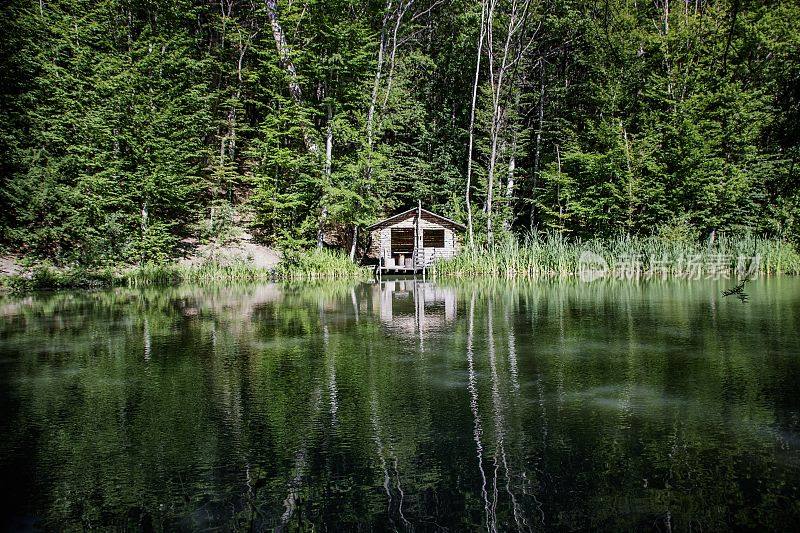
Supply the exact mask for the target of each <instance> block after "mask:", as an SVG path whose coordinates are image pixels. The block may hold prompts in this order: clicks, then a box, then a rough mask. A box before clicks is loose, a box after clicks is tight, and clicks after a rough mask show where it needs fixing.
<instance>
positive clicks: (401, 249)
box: [392, 228, 414, 254]
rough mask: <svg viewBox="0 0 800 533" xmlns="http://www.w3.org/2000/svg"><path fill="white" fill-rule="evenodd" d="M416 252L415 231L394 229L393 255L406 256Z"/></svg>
mask: <svg viewBox="0 0 800 533" xmlns="http://www.w3.org/2000/svg"><path fill="white" fill-rule="evenodd" d="M413 251H414V230H413V229H412V228H392V253H393V254H406V253H411V252H413Z"/></svg>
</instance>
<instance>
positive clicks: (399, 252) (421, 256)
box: [367, 206, 466, 274]
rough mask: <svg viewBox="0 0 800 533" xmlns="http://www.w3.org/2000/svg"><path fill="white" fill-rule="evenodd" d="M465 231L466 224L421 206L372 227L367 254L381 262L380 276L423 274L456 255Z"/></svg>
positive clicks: (378, 268)
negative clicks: (381, 274)
mask: <svg viewBox="0 0 800 533" xmlns="http://www.w3.org/2000/svg"><path fill="white" fill-rule="evenodd" d="M465 229H466V228H465V226H464V225H463V224H459V223H458V222H455V221H454V220H450V219H449V218H447V217H443V216H441V215H437V214H436V213H432V212H430V211H428V210H426V209H422V206H418V207H416V208H414V209H409V210H408V211H403V212H402V213H398V214H396V215H394V216H391V217H389V218H386V219H384V220H381V221H379V222H376V223H375V224H373V225H371V226H369V227H368V228H367V231H369V232H370V235H371V246H370V250H369V254H368V255H369V256H371V257H373V258H376V259H378V266H377V272H378V273H386V272H395V273H398V274H413V273H416V272H424V270H425V269H426V268H428V267H429V266H431V265H432V264H433V263H434V261H436V260H438V259H447V258H450V257H453V255H455V253H456V252H457V251H458V245H459V238H458V237H459V233H461V232H462V231H464V230H465Z"/></svg>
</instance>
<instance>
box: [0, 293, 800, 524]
mask: <svg viewBox="0 0 800 533" xmlns="http://www.w3.org/2000/svg"><path fill="white" fill-rule="evenodd" d="M750 293H751V303H750V305H748V306H746V307H743V306H741V305H739V306H736V305H735V304H737V303H738V302H736V301H733V302H730V304H729V303H728V302H727V301H725V300H723V299H722V297H721V296H719V295H720V292H719V290H718V287H717V286H716V285H715V284H713V283H704V282H695V283H683V282H680V281H671V282H664V283H649V284H623V283H605V284H603V283H597V284H578V283H574V284H573V283H551V284H539V285H525V284H499V283H479V282H469V283H467V282H465V283H459V284H446V283H442V284H437V283H422V282H415V281H414V280H406V281H387V282H384V283H381V284H358V285H351V284H347V283H321V284H316V285H308V284H303V285H292V284H288V285H287V284H281V285H255V286H226V287H188V286H187V287H172V288H162V289H145V290H131V289H117V290H112V291H104V292H84V293H51V294H37V295H34V296H30V297H25V298H15V297H11V296H5V297H3V298H2V299H1V300H0V317H2V322H0V353H1V354H2V361H3V367H4V372H3V374H2V375H3V380H4V383H3V387H2V392H0V405H2V410H3V411H2V412H3V417H2V422H0V424H2V427H0V430H2V432H3V439H2V449H0V452H2V453H1V454H0V464H1V465H2V471H0V475H2V479H3V480H5V483H4V486H5V488H4V494H3V497H4V501H5V502H6V513H5V522H4V524H3V525H4V526H6V527H9V528H17V527H24V526H25V525H26V524H27V525H31V524H36V525H37V526H38V527H43V528H48V529H62V528H84V527H103V528H108V527H112V528H122V527H134V528H150V527H153V528H156V529H201V528H207V527H219V528H223V529H254V530H265V529H274V528H278V529H285V530H296V529H311V528H323V527H329V528H337V529H352V528H355V527H362V528H373V529H384V528H394V529H397V530H402V529H423V530H428V529H436V528H439V527H442V528H444V527H446V528H449V529H451V530H468V529H469V530H472V529H485V530H489V531H501V530H509V529H511V530H513V529H519V530H540V529H580V528H584V529H633V528H640V527H642V528H648V529H649V528H652V527H657V528H660V529H668V528H672V529H690V528H691V529H695V528H703V529H723V528H732V527H737V528H753V529H759V528H773V529H777V528H787V527H790V526H791V525H792V524H794V523H795V521H796V520H797V518H798V517H799V515H800V509H798V503H797V502H798V498H797V484H798V481H799V480H800V457H799V456H798V450H800V438H798V425H799V424H800V415H799V414H798V412H800V409H798V406H800V398H798V392H797V389H796V386H795V383H796V382H797V378H798V377H800V375H799V374H800V368H798V361H797V357H796V356H797V354H798V353H800V340H799V339H798V333H797V328H796V324H797V323H798V318H800V280H794V279H789V278H778V279H771V280H759V281H756V282H754V283H753V285H752V289H751V291H750Z"/></svg>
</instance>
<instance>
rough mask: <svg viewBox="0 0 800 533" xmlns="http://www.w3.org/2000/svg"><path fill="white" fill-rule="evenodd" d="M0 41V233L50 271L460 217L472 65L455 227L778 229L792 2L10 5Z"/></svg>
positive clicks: (792, 97)
mask: <svg viewBox="0 0 800 533" xmlns="http://www.w3.org/2000/svg"><path fill="white" fill-rule="evenodd" d="M521 5H522V6H524V7H525V8H526V9H525V10H524V12H520V11H519V9H518V8H519V6H521ZM482 13H483V14H482ZM484 20H486V21H488V24H490V25H491V27H490V28H489V29H491V30H492V31H491V36H492V38H491V40H490V39H489V37H488V36H489V34H488V33H487V32H486V31H484V30H485V29H487V27H486V25H485V23H484V22H482V21H484ZM512 23H516V24H517V26H514V24H512ZM0 24H2V32H3V40H2V43H1V44H0V46H1V47H2V49H0V62H1V64H2V67H1V68H2V73H3V75H2V80H1V81H0V152H1V153H2V160H1V161H0V165H2V168H0V180H1V182H0V230H1V238H0V241H2V243H1V244H2V245H5V246H6V247H7V248H9V249H11V250H17V251H20V252H23V253H26V254H29V255H32V256H38V257H44V258H49V259H52V260H54V261H55V262H57V263H79V264H97V263H101V264H102V263H108V262H111V261H136V262H139V261H141V262H158V261H161V260H164V259H167V258H170V257H174V256H176V255H178V254H180V253H181V252H182V250H183V249H184V248H185V247H186V246H189V245H191V243H192V242H194V239H197V238H199V239H203V238H207V237H208V236H209V235H211V236H213V235H219V234H225V233H226V232H228V231H229V230H230V228H231V227H232V226H233V225H243V226H247V227H248V228H249V229H250V230H251V231H252V232H253V233H254V235H256V237H257V238H258V239H259V240H261V241H262V242H265V243H268V244H270V243H277V244H279V245H281V246H283V247H285V248H292V247H303V246H310V245H312V244H313V243H314V242H317V241H319V240H320V239H321V238H322V240H324V241H325V242H327V243H328V244H330V245H339V246H342V247H345V248H347V249H349V246H350V243H351V240H352V237H353V234H354V230H355V228H363V227H364V226H365V225H366V224H368V223H370V222H372V221H373V220H375V219H376V218H377V217H379V216H381V215H383V214H385V213H388V212H391V211H394V210H396V209H400V208H402V207H407V206H409V205H414V204H415V203H416V200H417V199H422V200H423V202H424V203H425V205H426V207H429V208H431V209H433V210H436V211H440V212H442V213H443V214H445V215H448V216H451V217H454V218H456V219H458V220H462V221H466V220H467V209H466V205H465V193H467V191H466V187H467V181H466V179H465V176H466V175H467V167H468V159H470V156H469V155H468V154H470V150H468V146H470V145H471V144H470V142H469V141H470V131H471V128H470V117H471V111H472V94H473V83H474V81H475V80H474V76H475V72H476V62H477V59H478V57H479V56H480V58H481V62H480V66H479V77H478V86H477V93H476V94H477V105H476V108H477V110H476V111H477V112H476V114H475V125H474V129H472V131H474V141H475V142H474V150H472V151H471V160H472V168H471V182H470V190H469V196H470V198H471V201H472V211H473V215H474V219H475V220H474V224H475V232H476V235H478V236H483V235H485V230H486V226H487V221H488V217H492V223H493V224H492V225H493V227H494V228H495V231H499V232H508V231H511V232H515V233H518V234H522V233H527V232H528V231H530V230H533V231H535V232H544V231H546V230H556V231H559V232H560V233H563V234H565V235H572V236H577V237H581V238H593V237H603V236H610V235H615V234H616V233H617V232H618V231H620V230H623V231H625V232H626V233H632V234H651V233H653V231H654V228H655V227H656V226H658V225H660V224H663V223H673V224H690V225H691V226H692V227H693V228H694V230H695V232H696V234H697V235H698V236H706V235H708V234H709V233H711V232H714V231H728V232H730V231H738V230H744V229H746V230H750V231H754V232H756V233H759V234H768V235H770V236H774V237H778V238H781V239H789V240H796V239H797V237H798V234H800V229H799V223H798V214H800V193H798V190H799V189H798V183H800V180H798V176H797V166H796V164H795V163H796V162H797V160H798V158H800V149H799V148H798V146H800V144H798V132H799V131H800V128H799V127H798V126H800V120H799V119H800V92H799V91H800V53H798V52H800V6H798V4H797V3H796V2H792V1H758V2H757V1H752V0H714V1H698V2H684V1H680V2H678V1H669V0H656V1H655V2H638V3H636V2H629V1H627V0H625V1H623V0H610V1H608V2H582V1H575V0H540V1H537V2H533V1H529V0H524V1H521V2H519V1H518V2H514V3H513V4H512V3H511V2H508V1H507V0H491V1H490V0H486V1H484V2H480V1H479V0H446V1H441V0H423V1H421V2H412V1H410V0H388V1H386V2H384V1H369V2H363V1H354V0H325V1H322V0H307V1H304V2H285V1H280V2H278V3H277V4H276V2H275V1H274V0H267V1H265V2H255V3H251V2H242V1H240V0H220V1H219V2H205V3H202V2H192V1H190V0H176V1H174V2H149V1H141V0H52V1H47V2H44V1H39V2H34V1H31V0H24V1H22V2H16V3H6V4H4V7H3V16H2V20H0ZM509 28H512V29H513V28H517V29H516V30H515V31H509ZM504 43H508V44H509V46H508V50H507V52H508V53H507V54H505V55H504V49H503V44H504ZM479 44H480V48H479V46H478V45H479ZM479 49H480V53H479V52H478V51H479ZM506 56H507V61H505V62H504V61H503V58H504V57H506ZM503 65H505V70H503V72H502V74H503V79H502V80H500V79H499V74H500V71H501V70H502V67H503ZM328 148H329V149H328ZM329 153H330V157H328V154H329ZM489 169H492V175H491V176H490V175H489ZM490 178H491V179H490ZM490 183H491V185H490ZM490 189H492V190H490ZM492 192H493V193H494V199H493V202H492V201H491V200H490V197H491V193H492ZM487 204H488V205H487ZM363 233H364V232H361V234H360V235H358V238H359V239H360V245H361V246H363V245H364V244H365V241H366V236H365V235H364V234H363Z"/></svg>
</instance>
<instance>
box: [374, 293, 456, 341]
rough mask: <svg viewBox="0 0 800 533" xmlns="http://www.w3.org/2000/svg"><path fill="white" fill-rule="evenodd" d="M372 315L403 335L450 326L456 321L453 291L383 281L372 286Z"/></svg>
mask: <svg viewBox="0 0 800 533" xmlns="http://www.w3.org/2000/svg"><path fill="white" fill-rule="evenodd" d="M371 297H372V309H373V313H375V314H377V315H378V318H379V319H380V321H381V322H383V323H384V324H385V325H387V326H389V327H390V328H391V329H393V330H400V331H402V332H403V333H409V334H413V333H419V334H420V335H421V334H423V333H424V332H426V331H430V330H435V329H443V328H445V327H449V326H450V325H452V323H453V322H454V321H455V319H456V291H455V289H453V288H452V287H442V286H441V285H437V284H435V283H427V282H423V281H418V280H394V281H383V282H381V283H375V284H373V285H372V291H371Z"/></svg>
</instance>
